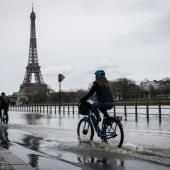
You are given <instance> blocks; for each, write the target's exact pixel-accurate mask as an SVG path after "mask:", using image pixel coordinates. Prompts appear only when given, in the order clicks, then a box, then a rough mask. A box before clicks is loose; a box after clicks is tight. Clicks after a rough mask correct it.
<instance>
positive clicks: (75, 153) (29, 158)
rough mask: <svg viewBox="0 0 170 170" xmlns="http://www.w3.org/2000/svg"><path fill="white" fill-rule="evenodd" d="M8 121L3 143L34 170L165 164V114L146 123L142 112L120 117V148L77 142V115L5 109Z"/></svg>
mask: <svg viewBox="0 0 170 170" xmlns="http://www.w3.org/2000/svg"><path fill="white" fill-rule="evenodd" d="M9 115H10V120H9V125H8V126H7V125H2V124H1V126H0V127H1V138H3V140H4V141H5V142H3V146H4V147H6V148H8V149H9V150H10V151H11V152H13V153H14V154H15V155H17V156H18V157H20V158H21V159H22V160H24V161H25V162H27V163H29V164H30V165H31V166H32V167H34V168H36V169H37V170H54V169H57V170H60V169H68V170H72V169H75V170H76V169H89V170H91V169H98V170H100V169H105V170H111V169H114V170H133V169H134V170H140V169H142V170H143V168H146V169H150V170H152V169H154V170H155V169H158V170H160V169H162V170H164V169H165V170H166V169H169V167H170V142H169V141H170V124H169V122H170V117H169V116H164V117H163V118H162V121H161V122H160V121H159V119H158V117H157V116H155V115H153V116H151V117H150V120H149V122H148V121H146V117H145V115H141V116H140V117H139V118H138V121H137V122H136V121H135V119H134V116H131V115H130V116H128V120H127V121H123V127H124V133H125V141H124V144H123V146H122V148H121V149H118V148H115V147H114V146H109V145H108V144H106V143H102V142H101V141H100V139H99V138H98V137H97V136H95V138H94V141H93V142H87V143H79V141H78V139H77V134H76V128H77V124H78V121H79V120H80V118H79V117H78V115H77V114H75V115H72V114H61V116H60V115H58V114H56V115H55V114H48V115H47V114H42V113H41V114H39V113H23V112H9Z"/></svg>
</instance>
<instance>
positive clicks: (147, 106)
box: [146, 100, 149, 121]
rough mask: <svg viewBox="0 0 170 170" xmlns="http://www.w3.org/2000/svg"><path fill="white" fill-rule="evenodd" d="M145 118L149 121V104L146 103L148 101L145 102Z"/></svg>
mask: <svg viewBox="0 0 170 170" xmlns="http://www.w3.org/2000/svg"><path fill="white" fill-rule="evenodd" d="M146 117H147V120H148V121H149V103H148V100H147V102H146Z"/></svg>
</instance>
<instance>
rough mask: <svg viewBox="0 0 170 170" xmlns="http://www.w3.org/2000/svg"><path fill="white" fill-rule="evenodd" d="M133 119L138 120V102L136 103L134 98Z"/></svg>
mask: <svg viewBox="0 0 170 170" xmlns="http://www.w3.org/2000/svg"><path fill="white" fill-rule="evenodd" d="M135 119H136V121H138V103H137V100H136V103H135Z"/></svg>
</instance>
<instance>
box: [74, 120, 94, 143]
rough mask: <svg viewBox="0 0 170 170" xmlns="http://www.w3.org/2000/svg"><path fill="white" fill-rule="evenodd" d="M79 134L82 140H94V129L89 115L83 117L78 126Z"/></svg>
mask: <svg viewBox="0 0 170 170" xmlns="http://www.w3.org/2000/svg"><path fill="white" fill-rule="evenodd" d="M77 136H78V139H79V140H80V141H90V140H93V136H94V129H93V125H92V124H91V122H90V120H89V119H87V117H84V118H82V119H81V120H80V121H79V123H78V126H77Z"/></svg>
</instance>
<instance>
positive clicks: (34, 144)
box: [22, 135, 42, 168]
mask: <svg viewBox="0 0 170 170" xmlns="http://www.w3.org/2000/svg"><path fill="white" fill-rule="evenodd" d="M22 140H23V144H22V145H24V146H25V147H27V148H29V149H31V150H33V151H39V148H40V141H41V140H42V138H40V137H35V136H32V135H25V137H24V138H23V139H22ZM28 156H29V159H30V160H29V164H30V165H31V166H32V167H34V168H35V167H38V159H39V155H35V154H29V155H28Z"/></svg>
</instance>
